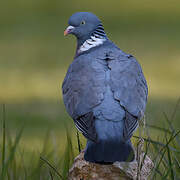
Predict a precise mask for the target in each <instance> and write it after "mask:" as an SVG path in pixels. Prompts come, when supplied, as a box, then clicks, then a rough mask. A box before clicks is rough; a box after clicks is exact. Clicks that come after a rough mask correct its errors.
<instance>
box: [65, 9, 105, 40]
mask: <svg viewBox="0 0 180 180" xmlns="http://www.w3.org/2000/svg"><path fill="white" fill-rule="evenodd" d="M68 24H69V26H68V27H67V29H66V30H65V31H64V35H68V34H73V35H75V36H76V38H77V39H78V41H80V42H81V43H83V42H84V41H85V40H87V39H89V38H90V37H91V36H92V35H93V33H95V35H96V36H99V37H103V36H104V37H106V34H105V32H104V28H103V26H102V24H101V21H100V20H99V19H98V17H97V16H96V15H94V14H92V13H90V12H78V13H75V14H73V15H72V16H71V17H70V18H69V21H68Z"/></svg>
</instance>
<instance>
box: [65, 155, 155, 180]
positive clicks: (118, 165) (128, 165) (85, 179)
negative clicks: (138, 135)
mask: <svg viewBox="0 0 180 180" xmlns="http://www.w3.org/2000/svg"><path fill="white" fill-rule="evenodd" d="M136 154H137V153H136ZM144 155H145V153H143V152H141V154H140V155H139V158H136V159H139V161H137V160H134V161H132V162H115V163H114V164H112V165H100V164H96V163H90V162H87V161H85V160H84V152H81V153H80V154H79V155H78V156H77V157H76V158H75V160H74V163H73V165H72V168H71V169H70V170H69V174H68V180H119V179H121V180H124V179H139V180H146V179H147V177H148V176H149V175H150V172H151V170H152V168H153V167H154V164H153V162H152V161H151V159H150V158H149V157H148V156H147V155H146V156H144ZM137 157H138V155H137ZM144 157H145V158H144ZM143 159H144V161H143ZM142 161H143V166H142V168H141V169H140V168H139V167H140V163H138V162H142Z"/></svg>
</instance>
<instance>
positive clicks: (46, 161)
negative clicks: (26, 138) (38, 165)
mask: <svg viewBox="0 0 180 180" xmlns="http://www.w3.org/2000/svg"><path fill="white" fill-rule="evenodd" d="M40 160H42V161H43V162H45V163H46V164H47V165H48V166H49V167H50V168H51V169H52V170H53V171H54V172H55V173H56V174H57V175H58V176H59V177H60V178H61V179H64V178H63V177H62V175H61V174H60V173H59V172H58V171H57V169H56V168H55V167H54V166H53V165H51V163H50V162H48V160H46V159H45V158H43V157H42V156H40Z"/></svg>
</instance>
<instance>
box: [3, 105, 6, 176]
mask: <svg viewBox="0 0 180 180" xmlns="http://www.w3.org/2000/svg"><path fill="white" fill-rule="evenodd" d="M2 108H3V109H2V111H3V112H2V114H3V130H2V131H3V137H2V138H3V140H2V173H4V167H5V154H6V109H5V104H3V107H2Z"/></svg>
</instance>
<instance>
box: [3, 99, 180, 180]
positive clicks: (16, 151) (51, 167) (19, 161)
mask: <svg viewBox="0 0 180 180" xmlns="http://www.w3.org/2000/svg"><path fill="white" fill-rule="evenodd" d="M179 103H180V101H179V102H178V104H177V105H176V106H175V108H174V110H173V112H172V114H170V116H171V118H169V117H168V116H167V114H166V113H164V115H163V116H164V118H163V119H162V120H163V121H164V124H165V127H166V129H165V128H164V127H161V126H156V125H154V124H149V122H147V124H146V125H145V128H144V126H143V127H140V128H139V130H138V131H137V132H136V134H135V135H134V137H133V138H132V141H133V144H134V146H135V147H137V144H138V142H139V140H141V141H142V140H143V141H144V143H143V151H144V152H145V156H146V155H148V156H150V157H151V159H152V161H153V163H154V165H155V167H154V169H153V171H152V173H151V176H150V179H178V178H180V172H179V168H180V130H178V128H175V127H174V124H173V123H172V122H173V121H174V120H175V117H176V115H177V113H178V110H179V105H180V104H179ZM2 109H3V113H2V114H3V120H2V127H3V131H2V139H3V141H2V143H1V146H0V149H1V152H2V157H3V158H2V163H1V164H0V169H1V171H0V177H1V178H0V179H2V180H3V179H10V180H11V179H13V180H16V179H17V180H19V179H32V180H33V179H66V178H67V173H68V170H69V168H70V167H71V165H72V163H73V160H74V157H75V156H76V155H77V154H78V153H79V151H80V149H81V148H82V147H84V146H85V139H84V138H83V137H82V135H81V136H80V137H79V134H76V131H75V129H73V128H72V127H71V125H70V124H69V125H68V124H64V126H65V128H63V129H65V130H63V131H64V134H63V135H61V136H59V135H55V134H53V135H52V134H51V131H54V130H55V129H51V130H49V131H46V134H45V136H44V141H43V144H42V147H41V148H40V147H39V150H37V149H38V148H35V147H34V148H33V151H32V150H28V149H27V148H25V147H23V146H22V144H21V143H22V141H23V139H24V138H25V137H26V135H25V137H24V134H26V132H25V131H26V126H25V125H23V123H22V128H21V129H20V130H17V133H15V134H14V133H13V135H12V133H11V132H10V131H9V129H8V127H7V124H8V119H7V116H8V113H7V110H8V109H6V108H5V105H3V107H2ZM147 118H148V117H146V121H147ZM156 120H157V119H156ZM42 130H43V129H42ZM41 132H43V131H41ZM156 133H157V134H158V135H161V136H157V135H156ZM34 135H35V136H36V134H34ZM137 135H139V136H137ZM26 140H27V139H26ZM82 144H83V145H82ZM32 145H34V144H33V143H32V144H30V143H28V146H29V147H30V146H32ZM145 156H144V157H145ZM142 163H143V161H142ZM142 163H140V164H139V166H140V167H142Z"/></svg>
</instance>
